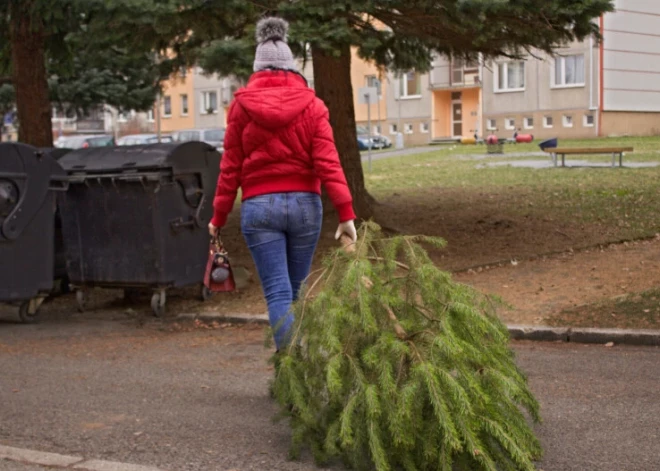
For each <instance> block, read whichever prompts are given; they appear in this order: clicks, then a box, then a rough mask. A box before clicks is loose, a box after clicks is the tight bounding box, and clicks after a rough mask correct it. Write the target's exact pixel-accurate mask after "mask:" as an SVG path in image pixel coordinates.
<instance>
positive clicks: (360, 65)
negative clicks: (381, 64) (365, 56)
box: [351, 48, 389, 134]
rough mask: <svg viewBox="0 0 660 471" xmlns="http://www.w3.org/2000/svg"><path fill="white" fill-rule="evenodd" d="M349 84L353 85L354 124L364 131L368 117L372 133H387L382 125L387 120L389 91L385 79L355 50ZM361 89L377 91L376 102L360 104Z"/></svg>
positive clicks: (382, 73) (382, 74) (353, 51)
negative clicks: (366, 88) (369, 88)
mask: <svg viewBox="0 0 660 471" xmlns="http://www.w3.org/2000/svg"><path fill="white" fill-rule="evenodd" d="M351 83H352V84H353V102H354V106H355V122H356V124H357V125H358V126H361V127H364V128H365V129H366V128H367V125H368V123H369V117H371V127H372V133H374V134H383V133H387V130H385V129H384V123H385V122H386V120H387V93H388V90H389V87H388V81H387V77H386V75H385V73H384V72H383V71H381V70H379V69H378V67H376V65H375V64H373V63H371V62H367V61H364V60H362V59H361V58H360V57H359V56H358V54H357V48H353V50H352V57H351ZM363 87H372V88H375V89H376V90H377V91H378V93H377V95H378V100H377V101H376V102H374V103H370V104H365V103H360V97H359V92H360V89H361V88H363ZM370 115H371V116H370Z"/></svg>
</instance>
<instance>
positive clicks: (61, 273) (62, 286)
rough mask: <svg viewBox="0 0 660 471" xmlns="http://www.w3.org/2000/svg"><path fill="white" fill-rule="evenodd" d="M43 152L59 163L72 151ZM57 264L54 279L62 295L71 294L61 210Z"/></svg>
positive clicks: (57, 224)
mask: <svg viewBox="0 0 660 471" xmlns="http://www.w3.org/2000/svg"><path fill="white" fill-rule="evenodd" d="M40 150H41V151H42V152H44V153H46V154H48V155H50V156H51V157H52V158H53V159H55V160H56V161H59V160H60V159H61V158H62V157H63V156H64V155H66V154H68V153H69V152H71V150H72V149H63V148H57V147H45V148H42V149H40ZM54 238H55V255H54V257H55V262H54V267H53V271H54V273H53V278H54V279H55V281H58V280H59V291H60V293H62V294H65V293H68V292H69V275H68V273H67V271H66V256H65V253H64V238H63V237H62V218H61V217H60V210H59V208H57V209H56V210H55V235H54Z"/></svg>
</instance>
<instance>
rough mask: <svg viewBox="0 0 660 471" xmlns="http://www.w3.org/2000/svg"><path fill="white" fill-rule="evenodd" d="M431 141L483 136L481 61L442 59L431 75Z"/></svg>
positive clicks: (437, 59) (437, 60)
mask: <svg viewBox="0 0 660 471" xmlns="http://www.w3.org/2000/svg"><path fill="white" fill-rule="evenodd" d="M429 89H430V91H431V121H432V126H431V138H432V139H433V140H441V139H447V138H455V139H460V138H469V137H473V136H474V135H475V134H478V135H479V136H481V129H482V127H481V67H480V65H479V62H478V61H472V62H470V61H465V60H463V59H461V58H452V59H448V58H446V57H438V58H436V59H435V60H434V61H433V63H432V69H431V73H430V75H429Z"/></svg>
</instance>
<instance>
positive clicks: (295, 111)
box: [236, 71, 316, 129]
mask: <svg viewBox="0 0 660 471" xmlns="http://www.w3.org/2000/svg"><path fill="white" fill-rule="evenodd" d="M315 97H316V94H315V93H314V90H312V89H311V88H309V87H308V86H307V84H306V83H305V79H303V78H302V77H301V76H299V75H298V74H296V73H294V72H286V71H264V72H258V73H256V74H254V75H253V76H252V77H251V78H250V81H249V82H248V85H247V87H245V88H243V89H241V90H239V91H237V92H236V101H238V102H239V103H240V104H241V106H242V107H243V109H244V110H245V111H246V113H247V114H248V115H249V116H250V118H251V119H252V120H253V121H254V122H256V123H257V124H258V125H259V126H261V127H264V128H266V129H279V128H282V127H285V126H287V125H288V124H290V123H291V121H293V120H294V119H296V118H297V117H298V116H299V115H300V114H301V113H302V112H303V111H304V110H305V108H307V107H308V106H309V105H310V104H311V103H312V102H313V101H314V98H315Z"/></svg>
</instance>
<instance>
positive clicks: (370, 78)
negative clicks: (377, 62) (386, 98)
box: [364, 75, 383, 100]
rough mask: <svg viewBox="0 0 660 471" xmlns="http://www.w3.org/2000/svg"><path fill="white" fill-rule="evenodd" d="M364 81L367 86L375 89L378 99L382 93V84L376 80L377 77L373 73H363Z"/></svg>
mask: <svg viewBox="0 0 660 471" xmlns="http://www.w3.org/2000/svg"><path fill="white" fill-rule="evenodd" d="M364 83H365V85H366V86H367V87H372V88H375V89H376V93H378V99H379V100H380V97H381V96H382V95H383V90H382V86H381V85H382V84H381V82H380V80H378V77H376V76H375V75H365V77H364Z"/></svg>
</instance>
